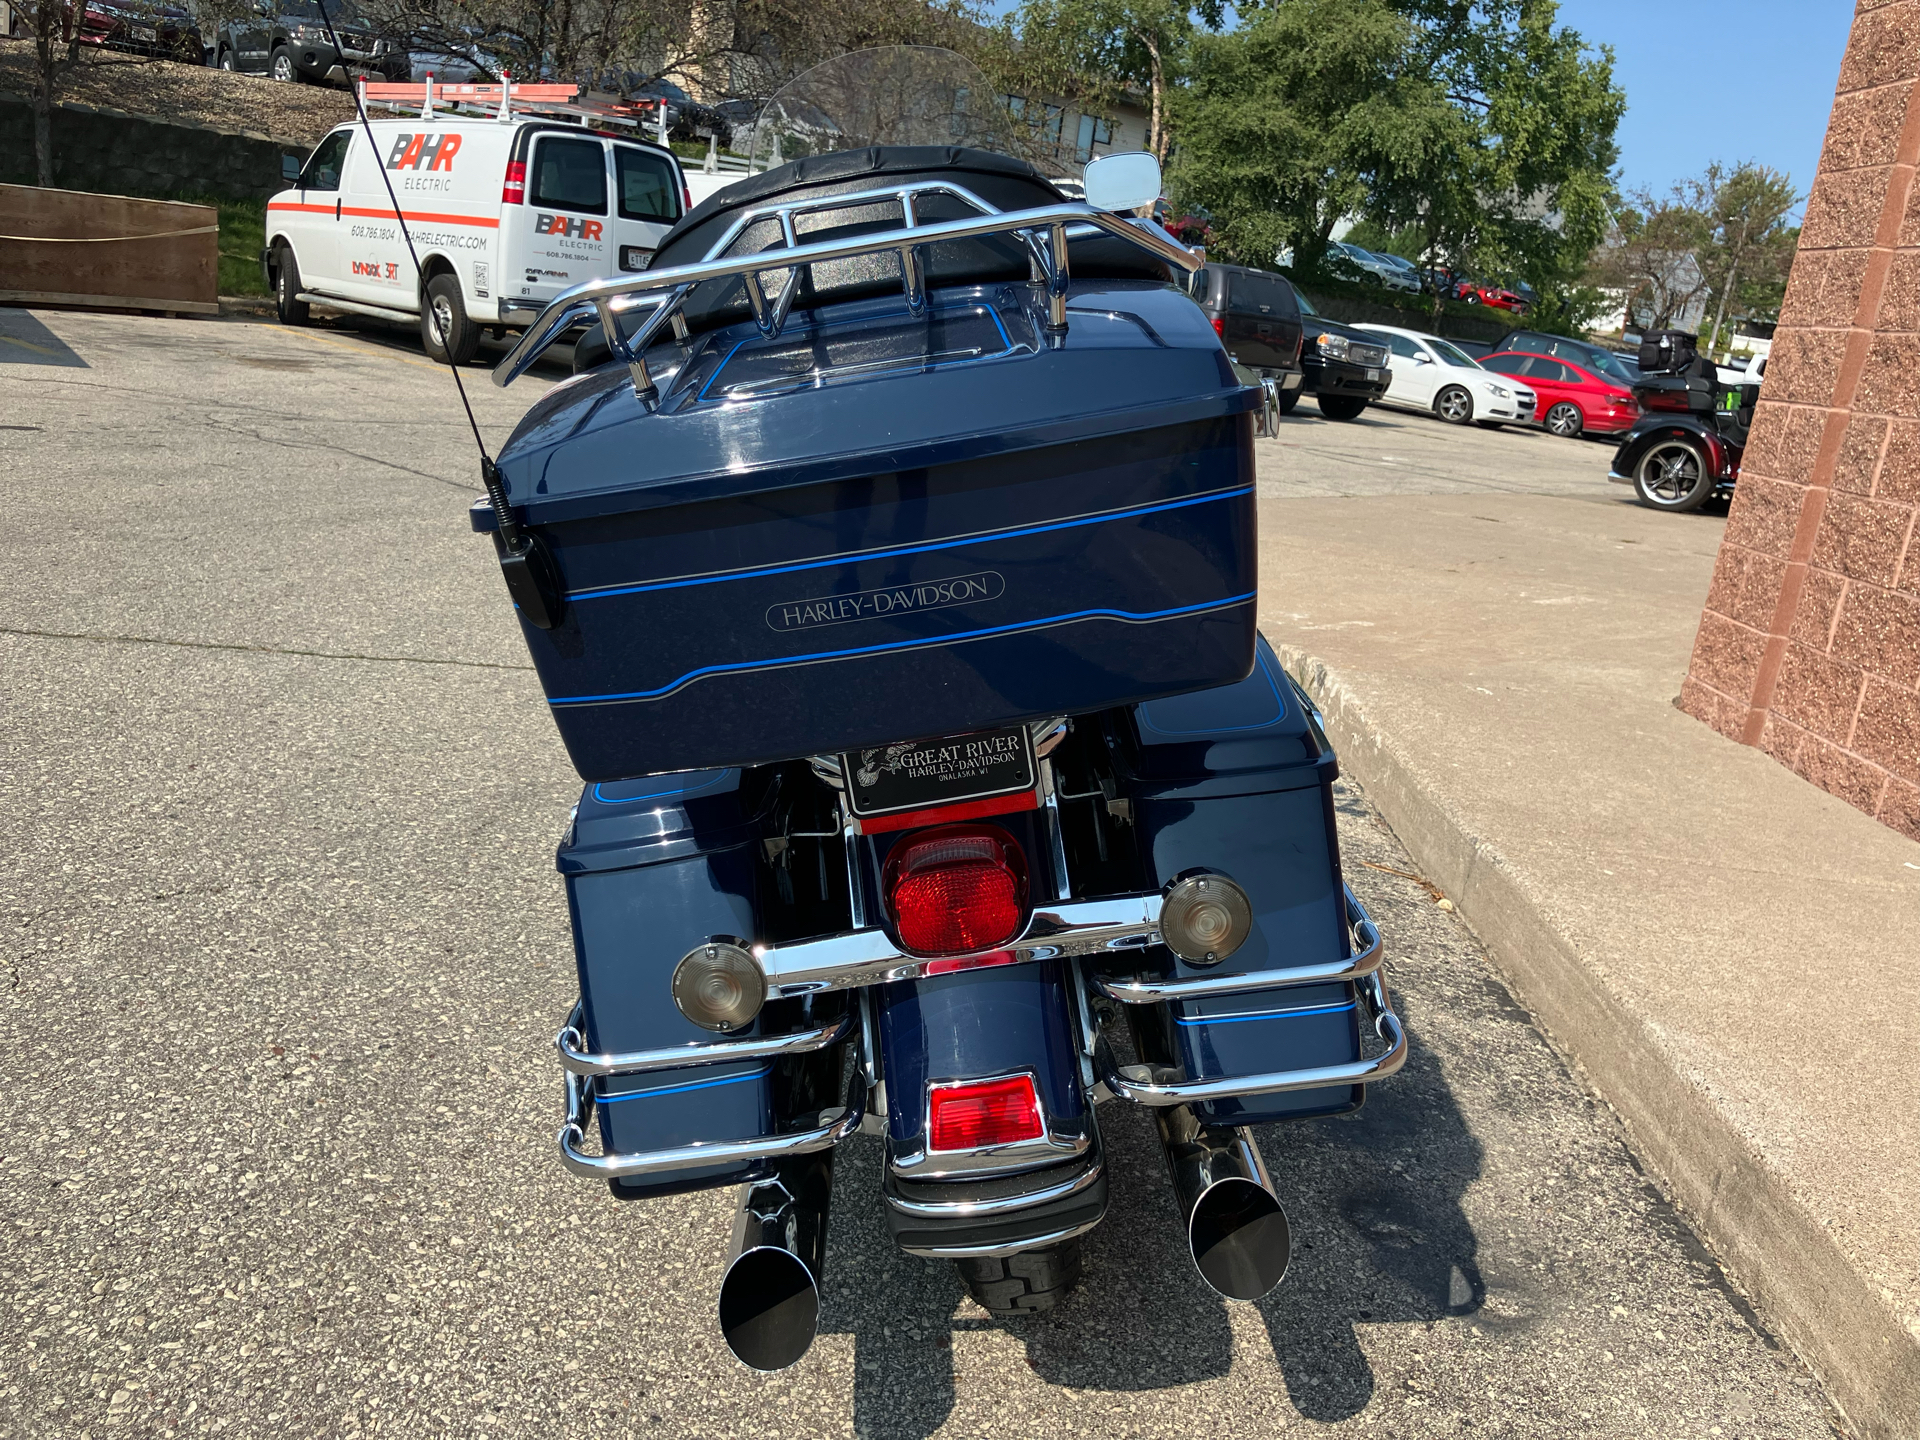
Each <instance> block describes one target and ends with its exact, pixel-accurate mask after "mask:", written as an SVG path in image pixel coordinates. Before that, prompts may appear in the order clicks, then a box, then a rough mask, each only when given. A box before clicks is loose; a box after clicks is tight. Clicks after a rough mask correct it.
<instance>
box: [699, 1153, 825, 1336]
mask: <svg viewBox="0 0 1920 1440" xmlns="http://www.w3.org/2000/svg"><path fill="white" fill-rule="evenodd" d="M832 1195H833V1151H832V1150H816V1151H814V1152H813V1153H812V1154H808V1155H794V1156H790V1157H788V1158H786V1159H784V1160H780V1161H777V1162H776V1163H775V1166H774V1171H773V1174H772V1175H770V1176H768V1177H767V1178H766V1179H765V1180H758V1181H755V1182H754V1183H753V1184H751V1185H749V1186H748V1187H747V1193H746V1195H745V1196H744V1197H742V1199H741V1201H740V1213H739V1215H738V1216H737V1217H736V1218H735V1219H734V1222H733V1246H732V1249H731V1250H730V1251H729V1252H728V1254H729V1257H730V1258H729V1260H728V1263H727V1278H726V1279H725V1280H723V1281H722V1282H721V1283H720V1333H721V1334H722V1335H724V1336H725V1337H726V1341H727V1348H728V1349H729V1350H731V1351H732V1352H733V1354H734V1358H735V1359H737V1360H739V1361H740V1363H741V1364H743V1365H750V1366H752V1367H753V1368H754V1369H755V1370H765V1371H772V1370H784V1369H786V1368H787V1367H788V1366H789V1365H793V1364H796V1363H798V1361H799V1360H800V1357H801V1356H803V1355H805V1354H806V1353H807V1347H808V1346H810V1345H812V1344H813V1335H814V1331H815V1329H816V1328H817V1327H818V1326H819V1323H820V1276H821V1275H822V1273H824V1267H825V1265H826V1259H827V1205H828V1202H829V1200H830V1199H831V1198H832Z"/></svg>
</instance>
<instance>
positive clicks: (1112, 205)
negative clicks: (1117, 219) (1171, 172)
mask: <svg viewBox="0 0 1920 1440" xmlns="http://www.w3.org/2000/svg"><path fill="white" fill-rule="evenodd" d="M1085 179H1086V187H1087V203H1088V204H1089V205H1091V206H1093V207H1094V208H1095V209H1096V210H1110V211H1112V212H1113V213H1114V214H1116V215H1124V214H1126V213H1128V212H1129V211H1132V210H1141V209H1144V208H1146V207H1147V206H1150V205H1152V204H1153V202H1154V201H1156V200H1158V199H1159V198H1160V162H1159V161H1158V160H1156V159H1154V158H1153V156H1151V155H1149V154H1148V153H1147V152H1146V151H1144V150H1134V151H1131V152H1129V153H1127V154H1124V155H1102V156H1101V157H1100V158H1099V159H1098V160H1089V161H1088V162H1087V168H1086V171H1085Z"/></svg>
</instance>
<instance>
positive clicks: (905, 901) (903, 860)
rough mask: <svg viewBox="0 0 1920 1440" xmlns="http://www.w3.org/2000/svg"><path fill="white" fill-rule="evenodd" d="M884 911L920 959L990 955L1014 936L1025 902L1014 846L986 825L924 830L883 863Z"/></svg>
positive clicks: (1022, 865)
mask: <svg viewBox="0 0 1920 1440" xmlns="http://www.w3.org/2000/svg"><path fill="white" fill-rule="evenodd" d="M884 885H885V890H886V896H887V908H888V909H889V910H890V911H891V912H892V915H893V922H894V926H895V928H896V929H897V930H898V931H899V934H900V943H901V944H902V945H904V946H905V947H906V948H907V949H909V950H911V951H914V952H915V953H917V954H921V955H967V954H971V953H973V952H974V951H978V950H992V949H994V948H995V947H996V946H1000V945H1004V944H1006V942H1007V941H1009V940H1011V939H1013V937H1014V936H1015V935H1016V934H1018V933H1019V930H1020V923H1021V921H1022V919H1023V918H1024V917H1025V912H1026V903H1027V867H1026V861H1025V857H1023V856H1022V855H1021V853H1020V847H1019V846H1018V845H1016V844H1014V842H1013V838H1012V837H1011V836H1009V835H1008V834H1007V833H1006V832H1005V831H1003V830H999V829H996V828H995V827H993V826H990V825H981V826H953V827H950V828H948V829H944V830H931V831H928V832H927V833H926V834H924V835H921V836H919V837H917V838H916V839H913V840H909V841H905V842H903V843H902V844H900V845H898V846H896V847H895V848H894V851H893V853H892V854H891V855H889V856H888V857H887V867H886V875H885V881H884Z"/></svg>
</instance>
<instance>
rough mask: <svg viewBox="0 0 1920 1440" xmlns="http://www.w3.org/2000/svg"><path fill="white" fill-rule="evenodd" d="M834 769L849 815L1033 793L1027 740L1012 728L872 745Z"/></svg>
mask: <svg viewBox="0 0 1920 1440" xmlns="http://www.w3.org/2000/svg"><path fill="white" fill-rule="evenodd" d="M840 766H841V773H842V774H843V775H845V776H846V779H847V803H848V804H849V805H851V806H852V807H853V813H854V814H855V815H857V816H862V817H870V816H875V815H897V814H899V813H900V812H901V811H904V810H928V809H931V808H933V807H934V806H936V805H952V804H956V803H957V802H959V801H962V800H991V799H993V798H994V797H996V796H999V795H1018V794H1019V793H1020V792H1021V791H1023V790H1031V789H1033V786H1034V767H1033V737H1032V736H1030V735H1029V734H1028V733H1027V727H1026V726H1024V725H1012V726H1009V727H1007V728H1006V729H1004V730H976V731H973V732H972V733H971V734H966V735H943V736H942V737H941V738H940V739H938V740H915V741H912V742H910V743H905V744H899V745H876V746H874V747H872V748H871V749H867V750H849V751H848V752H847V753H846V754H844V755H842V756H841V757H840Z"/></svg>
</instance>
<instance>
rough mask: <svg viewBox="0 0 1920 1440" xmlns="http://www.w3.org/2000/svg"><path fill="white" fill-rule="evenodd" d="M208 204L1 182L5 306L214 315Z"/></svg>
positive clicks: (216, 235)
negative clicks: (79, 307)
mask: <svg viewBox="0 0 1920 1440" xmlns="http://www.w3.org/2000/svg"><path fill="white" fill-rule="evenodd" d="M219 256H220V215H219V212H218V211H217V210H215V209H214V208H213V207H212V206H211V205H183V204H180V203H178V202H177V201H172V200H136V199H133V198H132V197H131V196H126V195H92V194H88V193H87V192H86V191H83V190H45V189H41V188H40V187H39V186H37V185H0V286H4V287H5V288H0V303H6V304H15V305H86V306H93V307H98V308H103V309H111V310H170V311H176V312H180V313H185V314H195V315H217V314H218V313H219V312H220V305H219V300H218V274H219Z"/></svg>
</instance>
